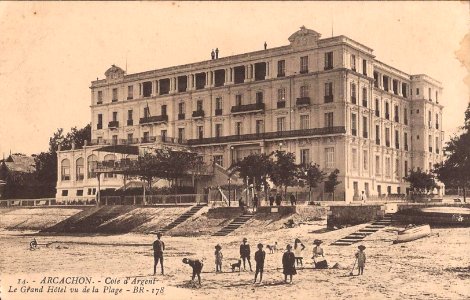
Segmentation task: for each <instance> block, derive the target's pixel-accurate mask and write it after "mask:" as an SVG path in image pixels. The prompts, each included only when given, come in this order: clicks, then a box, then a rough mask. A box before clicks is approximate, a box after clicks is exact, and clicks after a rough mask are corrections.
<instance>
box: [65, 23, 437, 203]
mask: <svg viewBox="0 0 470 300" xmlns="http://www.w3.org/2000/svg"><path fill="white" fill-rule="evenodd" d="M288 40H289V44H288V45H286V46H282V47H276V48H271V49H263V50H260V51H255V52H249V53H244V54H239V55H234V56H229V57H223V58H219V57H217V55H215V57H214V59H211V60H208V61H203V62H198V63H192V64H187V65H180V66H174V67H169V68H164V69H158V70H152V71H146V72H142V73H136V74H126V72H125V71H124V70H122V69H121V68H119V67H117V66H114V65H113V66H112V67H111V68H109V69H108V70H107V71H106V73H105V76H106V78H105V79H101V80H96V81H92V83H91V87H90V89H91V106H90V107H91V126H92V139H91V141H88V143H87V144H86V146H84V147H83V148H82V149H71V150H64V151H59V154H58V174H59V176H58V181H57V200H58V201H66V200H80V199H82V200H86V199H94V198H95V194H96V190H97V188H98V180H97V175H96V173H95V170H94V167H93V166H94V165H96V164H95V163H94V162H97V161H119V160H121V159H132V158H135V157H136V155H137V153H128V154H124V153H122V152H121V153H119V152H120V151H116V153H113V151H112V147H114V148H118V147H120V146H123V145H134V146H138V148H139V149H140V150H139V151H140V152H142V151H145V148H149V147H160V146H162V145H166V146H169V147H178V148H184V149H190V150H192V151H195V152H197V153H199V154H201V155H202V156H203V157H204V160H205V161H206V163H210V164H212V163H215V164H217V165H219V166H220V167H222V168H228V167H229V166H230V165H231V163H232V162H233V161H236V160H239V159H241V158H243V157H245V156H247V155H248V154H250V153H270V152H272V151H274V150H285V151H289V152H293V153H294V154H295V155H296V159H297V162H298V163H308V162H316V163H318V164H319V165H320V167H321V168H323V169H324V171H326V172H330V171H332V170H334V169H336V168H337V169H339V170H340V176H339V180H340V181H341V184H340V185H339V186H338V187H337V189H336V194H338V195H342V197H341V198H342V199H346V200H353V199H354V198H355V197H354V196H358V195H359V194H360V193H361V191H364V192H365V193H366V194H368V195H369V196H370V197H373V196H374V195H383V194H404V193H406V192H407V188H408V186H409V185H408V184H407V183H406V182H405V181H404V180H403V177H404V176H406V174H407V172H408V171H409V170H410V169H416V168H420V169H422V170H429V169H430V168H431V167H432V165H433V164H435V163H437V162H439V161H441V160H442V158H443V154H442V140H443V134H444V133H443V131H442V109H443V106H442V105H441V104H439V102H440V101H442V86H441V84H440V83H439V82H438V81H436V80H434V79H432V78H430V77H429V76H427V75H422V74H419V75H410V74H407V73H405V72H403V71H400V70H398V69H396V68H394V67H392V66H390V65H387V64H385V63H383V62H381V61H379V60H377V59H376V58H375V56H374V55H373V51H372V49H371V48H368V47H367V46H364V45H363V44H360V43H358V42H356V41H354V40H352V39H350V38H348V37H346V36H336V37H331V38H324V39H322V38H321V35H320V34H319V33H318V32H315V31H314V30H310V29H307V28H305V27H301V28H300V30H298V31H297V32H295V33H294V34H292V35H291V36H290V37H289V39H288ZM106 146H108V147H106ZM104 148H107V149H108V150H107V151H102V150H103V149H104ZM110 149H111V150H110ZM105 150H106V149H105ZM222 174H223V173H222ZM101 176H102V177H101V180H100V182H101V188H102V189H104V188H119V187H121V186H122V185H123V178H122V175H113V174H110V173H105V174H102V175H101ZM217 176H219V175H217ZM217 176H215V175H214V176H213V177H217ZM213 180H214V181H217V178H213ZM223 180H226V179H223ZM223 180H222V181H223ZM209 183H210V181H209Z"/></svg>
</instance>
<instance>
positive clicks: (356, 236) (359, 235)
mask: <svg viewBox="0 0 470 300" xmlns="http://www.w3.org/2000/svg"><path fill="white" fill-rule="evenodd" d="M391 224H392V214H385V216H384V218H383V219H382V220H379V221H376V222H373V223H371V224H369V225H367V226H366V227H364V228H362V229H360V230H358V231H356V232H353V233H351V234H350V235H348V236H345V237H344V238H341V239H339V240H337V241H336V242H334V243H332V244H331V245H332V246H350V245H352V244H354V243H357V242H360V241H362V240H363V239H364V238H365V237H367V236H369V235H371V234H373V233H375V232H377V231H379V230H380V229H383V228H385V227H387V226H390V225H391Z"/></svg>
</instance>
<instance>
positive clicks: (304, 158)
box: [300, 149, 310, 165]
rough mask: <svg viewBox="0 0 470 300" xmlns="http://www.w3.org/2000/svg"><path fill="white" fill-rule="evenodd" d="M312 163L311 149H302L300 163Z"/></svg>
mask: <svg viewBox="0 0 470 300" xmlns="http://www.w3.org/2000/svg"><path fill="white" fill-rule="evenodd" d="M309 163H310V150H309V149H300V164H302V165H307V164H309Z"/></svg>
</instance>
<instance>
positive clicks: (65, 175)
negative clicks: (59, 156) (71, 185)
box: [60, 159, 70, 180]
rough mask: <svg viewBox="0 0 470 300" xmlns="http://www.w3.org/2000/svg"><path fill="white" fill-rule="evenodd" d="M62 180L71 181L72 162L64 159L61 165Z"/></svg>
mask: <svg viewBox="0 0 470 300" xmlns="http://www.w3.org/2000/svg"><path fill="white" fill-rule="evenodd" d="M60 166H61V172H60V174H61V179H62V180H70V160H68V159H64V160H62V162H61V164H60Z"/></svg>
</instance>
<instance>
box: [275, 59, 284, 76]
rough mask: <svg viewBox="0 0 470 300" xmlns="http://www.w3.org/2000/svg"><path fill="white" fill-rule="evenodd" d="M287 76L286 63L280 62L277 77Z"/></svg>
mask: <svg viewBox="0 0 470 300" xmlns="http://www.w3.org/2000/svg"><path fill="white" fill-rule="evenodd" d="M285 75H286V61H285V60H279V61H278V62H277V77H283V76H285Z"/></svg>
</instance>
